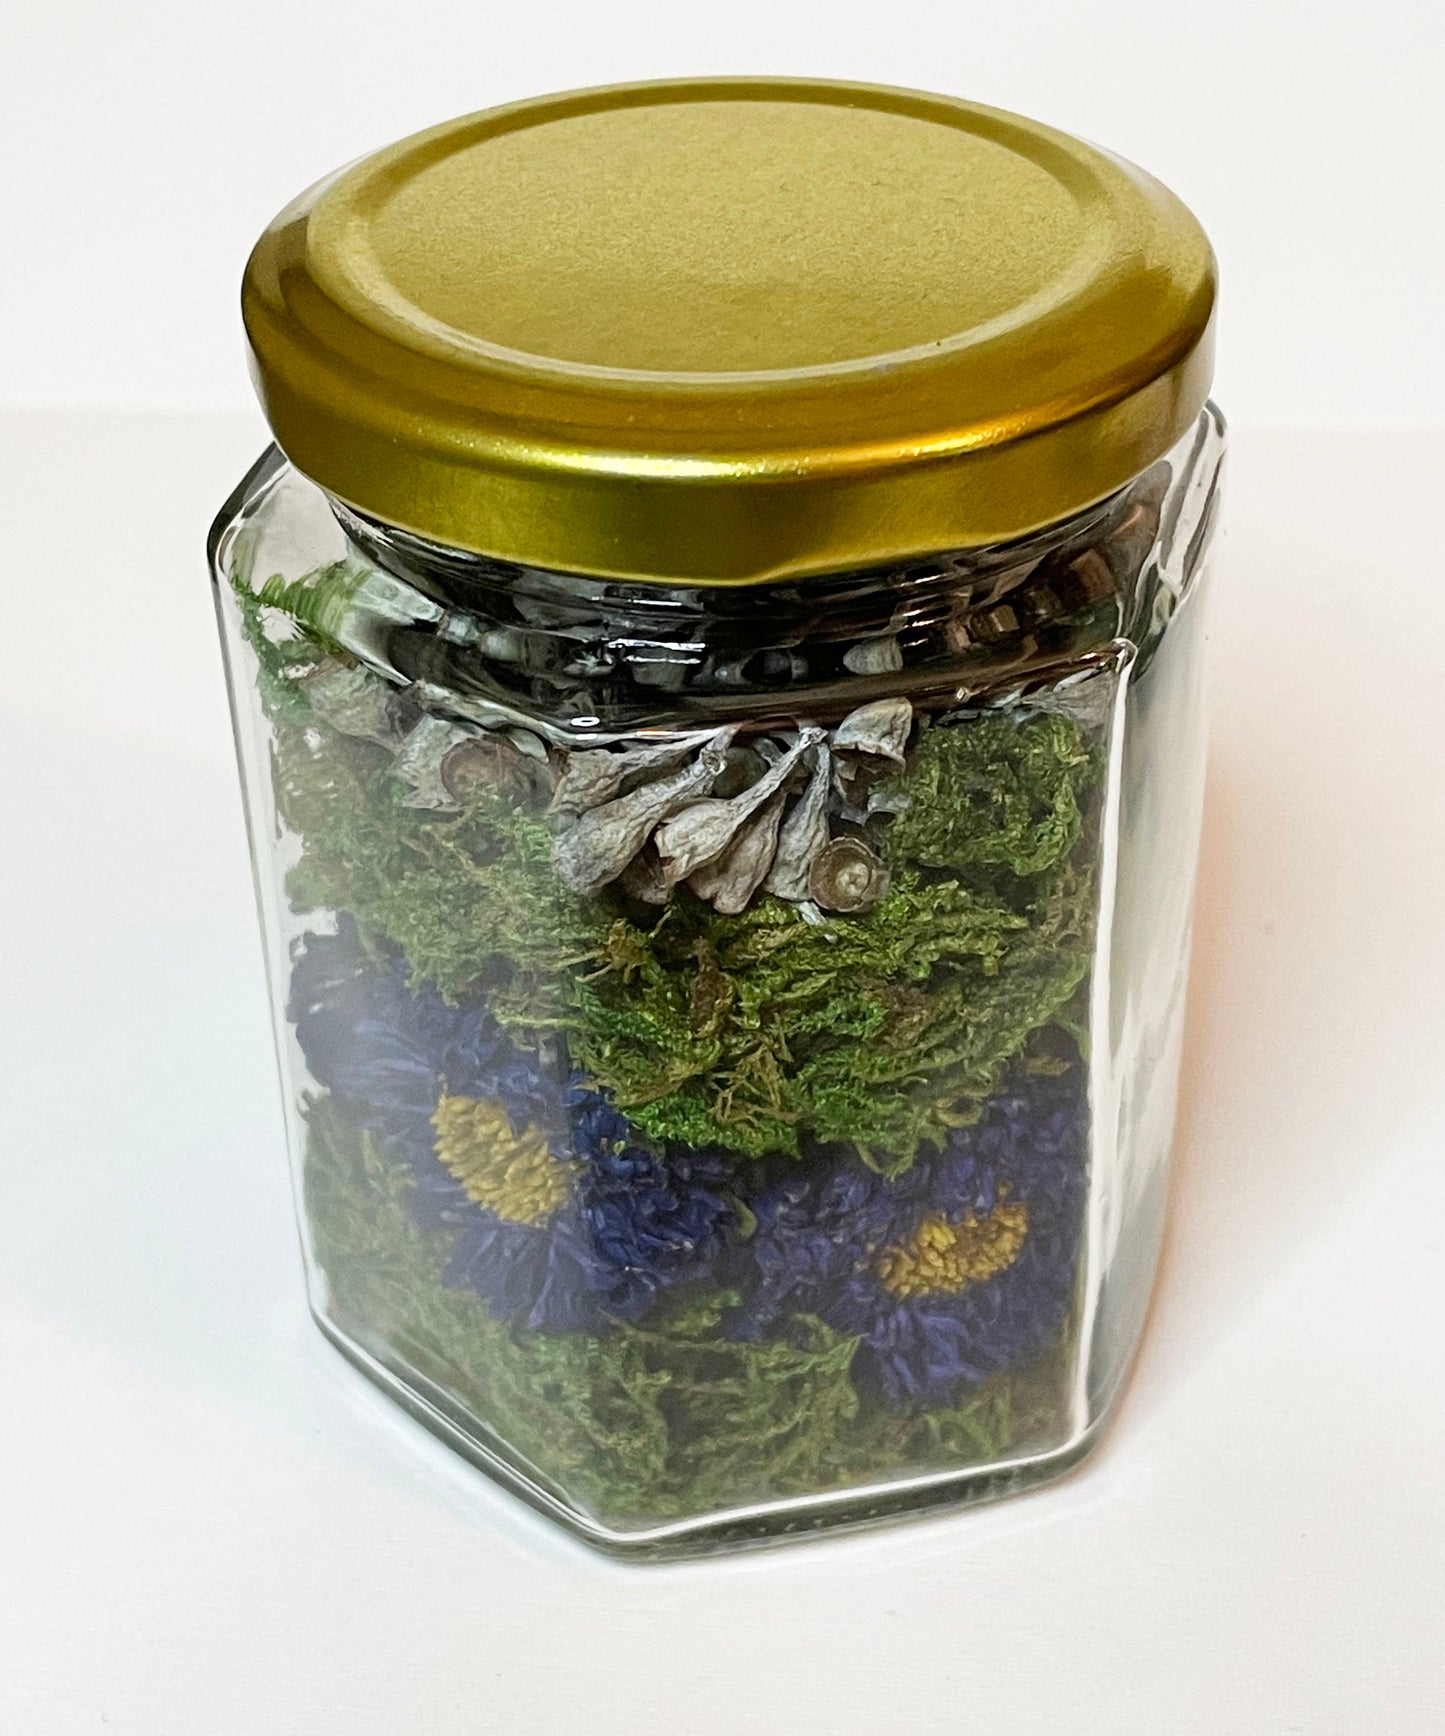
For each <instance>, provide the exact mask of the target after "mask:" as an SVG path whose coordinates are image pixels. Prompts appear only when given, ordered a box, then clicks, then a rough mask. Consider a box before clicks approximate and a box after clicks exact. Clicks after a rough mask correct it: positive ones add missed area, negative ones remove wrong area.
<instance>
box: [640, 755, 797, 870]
mask: <svg viewBox="0 0 1445 1736" xmlns="http://www.w3.org/2000/svg"><path fill="white" fill-rule="evenodd" d="M822 734H823V732H822V731H821V730H820V729H814V728H812V727H808V728H805V729H803V730H801V731H800V732H799V734H798V739H797V740H796V741H795V742H794V743H793V745H792V747H790V748H789V749H788V751H787V752H786V753H785V754H784V755H783V757H782V758H781V759H780V760H779V761H778V762H777V763H776V764H775V765H773V766H771V767H769V769H768V770H767V771H766V772H764V774H763V775H762V777H760V778H759V779H758V781H757V782H756V783H755V784H754V785H753V786H752V788H751V789H748V790H744V791H743V793H742V794H741V795H740V796H733V797H731V798H730V799H728V800H721V799H718V798H713V799H711V800H704V801H700V802H694V803H692V804H691V806H689V807H686V808H683V809H682V810H681V811H680V812H677V813H676V817H675V818H672V819H669V820H668V821H667V822H666V823H665V824H664V825H661V826H659V827H658V828H657V852H658V855H659V856H661V857H662V866H663V872H664V873H665V874H666V875H667V877H668V878H669V879H670V880H672V881H673V882H674V883H675V882H677V881H679V880H687V879H690V878H691V877H692V875H694V874H695V873H696V872H697V871H698V869H699V868H701V867H702V866H703V865H704V864H705V863H708V862H712V861H714V860H715V859H716V858H717V857H719V856H720V855H721V854H722V853H723V851H724V850H726V849H727V847H728V845H729V844H730V843H731V842H732V840H733V838H734V836H735V835H736V833H737V831H738V829H739V828H740V827H741V826H742V825H743V824H744V822H746V821H747V820H749V819H751V818H752V816H753V815H754V814H755V813H756V812H757V811H758V809H759V808H760V807H762V805H763V803H764V802H766V801H767V800H768V799H769V798H770V797H771V796H773V795H774V794H776V793H777V791H779V790H781V789H782V787H783V785H784V783H785V782H786V781H787V778H788V775H789V773H790V772H791V771H792V769H793V767H794V766H795V765H796V764H797V763H798V761H799V759H801V757H802V756H803V755H804V754H805V753H806V752H807V751H808V749H809V748H810V747H812V746H813V744H814V742H816V741H819V740H821V738H822Z"/></svg>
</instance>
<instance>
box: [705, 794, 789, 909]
mask: <svg viewBox="0 0 1445 1736" xmlns="http://www.w3.org/2000/svg"><path fill="white" fill-rule="evenodd" d="M786 801H787V797H786V796H785V795H784V794H783V792H782V791H781V790H778V791H777V792H776V793H775V794H774V795H773V796H772V797H770V798H769V800H768V801H766V802H765V803H764V804H763V806H762V807H761V808H759V809H758V811H757V813H755V814H754V815H753V817H752V819H750V820H749V821H747V822H746V824H745V825H743V826H742V827H741V829H740V830H739V831H738V833H737V835H736V836H735V837H734V839H733V841H732V843H731V844H729V845H728V847H727V849H726V850H724V851H723V853H722V855H721V856H719V857H718V859H717V861H716V862H709V863H707V864H706V865H705V866H704V867H702V868H699V869H698V871H697V873H696V874H694V875H693V876H692V877H691V879H689V881H688V885H689V886H690V887H691V888H692V890H693V891H694V892H695V893H696V894H697V895H698V897H699V898H701V899H703V900H705V901H706V902H707V903H709V904H711V905H712V907H713V909H714V910H716V911H717V913H718V915H719V916H738V915H740V914H741V913H742V912H743V911H744V910H746V909H747V907H748V903H749V901H750V900H751V898H752V896H753V894H754V893H755V892H756V891H757V889H758V887H759V886H761V885H762V883H763V878H764V876H765V875H766V874H767V872H768V867H769V865H770V864H771V862H772V860H773V853H774V851H775V850H776V849H777V847H778V824H779V822H780V821H781V819H782V817H783V804H784V803H785V802H786Z"/></svg>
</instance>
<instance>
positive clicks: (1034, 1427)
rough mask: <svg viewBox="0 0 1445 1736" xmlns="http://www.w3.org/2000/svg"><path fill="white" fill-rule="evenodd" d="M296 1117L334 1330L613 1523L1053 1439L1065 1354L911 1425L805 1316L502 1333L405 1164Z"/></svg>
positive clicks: (691, 1316) (324, 1117)
mask: <svg viewBox="0 0 1445 1736" xmlns="http://www.w3.org/2000/svg"><path fill="white" fill-rule="evenodd" d="M307 1122H308V1128H309V1140H308V1149H307V1157H306V1166H305V1173H304V1192H305V1204H306V1212H307V1216H308V1219H309V1221H310V1226H311V1235H312V1243H313V1246H314V1249H315V1252H316V1257H317V1260H318V1262H319V1263H320V1265H321V1267H322V1269H323V1271H324V1273H325V1277H326V1284H327V1288H328V1291H329V1293H330V1298H331V1312H332V1313H333V1315H334V1316H335V1318H336V1319H337V1322H338V1324H340V1325H342V1326H343V1327H344V1328H346V1329H347V1330H349V1331H351V1332H352V1333H353V1334H354V1335H355V1336H357V1337H358V1339H359V1340H360V1341H361V1342H362V1343H363V1344H366V1343H370V1344H372V1345H374V1346H376V1347H378V1348H385V1350H386V1351H387V1353H388V1359H389V1360H391V1361H393V1362H394V1361H395V1360H396V1359H397V1358H398V1357H399V1358H401V1360H402V1361H403V1363H404V1364H405V1365H406V1367H407V1368H408V1369H409V1370H410V1371H414V1372H415V1373H416V1374H419V1375H421V1376H423V1377H425V1379H426V1380H427V1381H429V1382H431V1383H433V1384H434V1385H436V1386H438V1387H440V1388H442V1389H443V1390H444V1391H446V1392H447V1393H449V1394H450V1395H451V1396H452V1398H453V1399H454V1401H455V1402H456V1403H458V1404H460V1405H461V1406H462V1407H463V1408H464V1409H465V1410H467V1411H469V1412H471V1413H472V1414H473V1415H474V1416H476V1417H477V1418H478V1419H479V1420H480V1421H481V1422H483V1423H485V1424H486V1425H489V1426H490V1427H491V1428H492V1429H493V1430H494V1431H495V1432H496V1433H497V1434H498V1435H500V1436H501V1438H502V1439H503V1440H504V1441H506V1442H507V1443H508V1445H509V1447H510V1448H511V1449H512V1451H513V1452H514V1453H516V1454H519V1455H520V1456H521V1457H522V1458H524V1459H525V1460H527V1461H528V1462H529V1463H530V1464H532V1465H533V1466H535V1468H536V1470H537V1471H538V1472H539V1473H540V1474H541V1475H542V1476H543V1477H544V1478H546V1479H548V1480H549V1481H551V1482H553V1483H555V1484H558V1485H560V1486H561V1487H562V1488H563V1489H564V1490H565V1491H566V1492H567V1494H568V1495H569V1496H570V1497H571V1498H572V1499H573V1500H574V1501H576V1502H579V1503H580V1504H581V1505H582V1506H583V1507H584V1508H586V1509H587V1510H588V1511H590V1512H591V1513H593V1514H594V1515H596V1516H597V1517H599V1518H601V1519H602V1520H604V1521H607V1522H610V1523H613V1524H617V1525H645V1524H652V1523H658V1522H663V1521H666V1520H668V1519H675V1518H679V1517H683V1516H686V1515H689V1514H701V1513H707V1512H709V1511H712V1510H715V1509H718V1508H722V1507H728V1506H734V1505H737V1504H739V1503H742V1502H746V1501H753V1500H763V1499H769V1498H779V1497H786V1496H789V1495H804V1494H811V1493H816V1492H821V1491H823V1490H827V1489H830V1488H843V1487H848V1486H851V1485H856V1484H862V1483H866V1482H868V1481H871V1480H875V1479H878V1478H884V1477H887V1476H889V1475H904V1474H908V1473H911V1472H915V1471H921V1470H929V1469H943V1468H948V1469H956V1468H962V1467H964V1466H967V1465H969V1464H975V1463H977V1464H984V1463H988V1462H990V1461H992V1460H994V1459H997V1458H1000V1457H1004V1456H1007V1455H1008V1454H1009V1453H1011V1452H1014V1451H1024V1450H1028V1449H1029V1448H1030V1447H1031V1446H1034V1445H1043V1446H1047V1445H1051V1444H1054V1441H1055V1439H1056V1437H1057V1433H1058V1430H1059V1426H1060V1406H1061V1404H1062V1397H1061V1393H1062V1387H1061V1385H1060V1376H1059V1367H1060V1365H1061V1364H1060V1359H1061V1357H1062V1355H1063V1354H1064V1351H1063V1349H1061V1350H1060V1351H1059V1352H1057V1353H1055V1355H1054V1356H1052V1357H1051V1358H1048V1359H1045V1360H1044V1361H1042V1362H1040V1363H1039V1364H1037V1365H1035V1366H1033V1367H1032V1368H1030V1369H1028V1370H1025V1371H1022V1372H1021V1373H1019V1374H1017V1375H1014V1376H1010V1377H1009V1378H1007V1379H1004V1378H999V1379H995V1380H993V1381H991V1382H989V1383H988V1384H987V1385H985V1386H984V1387H982V1388H980V1389H979V1390H978V1391H976V1392H975V1393H974V1394H973V1395H972V1396H971V1397H970V1398H969V1399H968V1401H967V1402H966V1403H964V1404H962V1405H959V1406H955V1407H952V1408H949V1409H945V1410H942V1411H936V1412H933V1413H930V1414H929V1415H927V1416H923V1417H916V1418H904V1417H897V1416H893V1415H891V1414H889V1413H887V1412H884V1411H882V1410H879V1409H877V1408H874V1407H869V1406H867V1405H864V1404H863V1403H862V1402H861V1401H860V1400H859V1397H858V1394H857V1392H856V1390H855V1388H854V1386H853V1383H852V1381H851V1379H850V1378H849V1368H850V1365H851V1362H852V1358H853V1352H854V1341H853V1340H852V1339H849V1338H845V1337H842V1336H841V1335H839V1334H837V1333H835V1332H832V1331H831V1330H830V1329H829V1328H827V1327H826V1326H824V1325H823V1324H822V1323H821V1322H819V1321H815V1320H810V1319H803V1320H800V1321H799V1322H798V1323H797V1326H798V1331H799V1342H797V1343H793V1344H777V1343H774V1344H738V1343H732V1342H730V1341H728V1340H726V1339H723V1338H721V1337H719V1336H718V1326H719V1321H720V1319H721V1318H722V1316H723V1314H724V1312H725V1311H726V1310H727V1309H728V1308H729V1307H730V1306H731V1305H732V1302H733V1300H734V1299H733V1297H732V1296H730V1295H729V1294H728V1293H726V1292H711V1293H708V1294H706V1295H704V1296H697V1295H694V1296H692V1297H688V1296H685V1295H684V1296H681V1297H680V1298H679V1300H678V1301H677V1303H676V1305H675V1306H674V1308H673V1309H672V1311H671V1313H670V1314H668V1315H667V1316H666V1317H665V1318H664V1319H663V1320H662V1321H661V1323H660V1324H658V1325H656V1326H654V1325H652V1324H651V1322H649V1325H648V1326H647V1328H646V1329H643V1328H638V1327H618V1328H617V1329H616V1330H614V1331H613V1332H611V1333H609V1334H607V1335H606V1336H597V1335H594V1334H588V1333H559V1334H555V1335H553V1334H546V1333H536V1332H527V1331H525V1330H524V1329H520V1328H511V1327H507V1326H504V1325H502V1324H501V1323H500V1322H498V1321H497V1320H496V1319H495V1318H494V1317H493V1316H492V1314H491V1313H490V1312H489V1311H488V1309H487V1307H486V1305H485V1303H484V1302H483V1301H482V1300H481V1299H480V1298H479V1297H477V1296H475V1295H473V1294H471V1293H470V1292H468V1291H465V1290H459V1289H449V1288H447V1287H446V1286H445V1285H444V1284H443V1282H442V1268H443V1265H444V1263H445V1259H446V1255H447V1252H448V1247H449V1241H448V1237H447V1236H446V1234H445V1233H439V1232H429V1231H423V1230H422V1229H420V1228H419V1227H418V1226H417V1225H416V1224H415V1223H414V1222H413V1220H412V1218H411V1215H410V1212H409V1209H408V1195H409V1192H410V1188H411V1185H412V1184H411V1181H410V1177H409V1175H408V1173H407V1172H406V1170H405V1169H404V1168H403V1167H401V1166H399V1165H397V1164H394V1163H390V1162H388V1161H387V1160H386V1159H385V1158H383V1157H382V1155H381V1154H380V1153H379V1152H378V1150H377V1149H376V1147H375V1145H374V1144H373V1143H372V1142H371V1141H370V1140H369V1139H368V1138H367V1137H366V1136H365V1135H363V1134H362V1133H361V1132H360V1131H359V1130H358V1129H357V1128H356V1127H355V1126H354V1125H353V1124H352V1123H351V1122H350V1121H349V1120H348V1119H347V1118H346V1116H345V1115H344V1113H343V1112H342V1111H341V1110H340V1109H339V1107H338V1106H337V1105H336V1104H335V1103H334V1102H333V1101H332V1100H330V1099H329V1098H322V1099H319V1100H317V1101H315V1102H313V1103H312V1104H311V1105H310V1106H309V1108H308V1113H307Z"/></svg>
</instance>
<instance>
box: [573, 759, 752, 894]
mask: <svg viewBox="0 0 1445 1736" xmlns="http://www.w3.org/2000/svg"><path fill="white" fill-rule="evenodd" d="M731 735H732V732H731V730H722V731H719V733H718V735H717V736H715V737H714V738H713V740H712V741H711V742H709V743H708V744H707V745H706V746H704V747H703V749H702V751H701V752H700V753H699V754H698V756H697V758H696V759H695V760H693V761H692V762H691V764H689V765H685V766H680V767H679V768H678V769H677V770H676V771H675V772H672V773H670V774H669V775H668V776H666V777H663V778H659V779H656V780H654V781H653V782H652V783H648V784H643V785H642V786H641V787H640V788H638V789H635V790H633V791H632V792H631V793H630V794H629V795H625V796H619V797H618V798H617V799H616V800H615V801H612V802H604V803H603V804H602V805H601V806H600V807H596V808H590V809H589V810H588V811H587V812H586V813H585V814H583V815H582V816H581V818H580V819H579V820H577V822H576V823H575V824H574V825H572V826H570V827H569V828H568V830H567V831H565V832H563V833H562V835H561V836H560V837H559V838H558V839H557V840H556V842H555V843H554V844H553V846H552V860H553V863H554V864H555V866H556V869H557V873H558V874H559V875H560V877H561V879H562V880H563V882H564V883H565V884H566V885H567V886H570V887H571V889H572V890H573V891H574V892H577V893H580V894H581V895H582V896H583V897H584V898H585V897H590V896H591V894H592V893H594V892H598V891H600V890H601V889H602V887H604V886H606V885H607V883H608V882H609V881H611V880H615V879H616V878H617V876H618V875H619V874H620V873H621V872H622V870H623V869H624V868H625V867H626V866H627V864H628V863H629V862H630V861H631V860H632V858H633V857H634V856H635V855H636V854H637V852H638V851H639V850H640V849H641V848H642V846H643V844H644V842H645V841H646V839H647V837H648V835H649V833H650V832H651V831H652V829H653V827H654V826H656V825H657V824H658V822H659V821H660V820H665V819H667V818H668V817H669V816H670V815H672V814H676V813H678V812H679V811H680V810H681V809H683V808H686V807H688V806H689V805H690V804H691V803H693V802H695V801H696V800H697V798H698V797H699V796H700V795H703V794H704V793H705V792H706V791H708V790H710V789H711V788H712V786H713V783H714V781H715V779H716V778H717V775H718V773H719V772H720V771H721V770H722V766H723V757H724V755H725V754H726V752H727V742H728V740H730V739H731Z"/></svg>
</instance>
